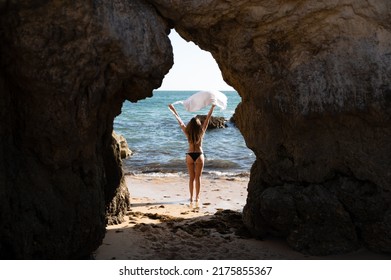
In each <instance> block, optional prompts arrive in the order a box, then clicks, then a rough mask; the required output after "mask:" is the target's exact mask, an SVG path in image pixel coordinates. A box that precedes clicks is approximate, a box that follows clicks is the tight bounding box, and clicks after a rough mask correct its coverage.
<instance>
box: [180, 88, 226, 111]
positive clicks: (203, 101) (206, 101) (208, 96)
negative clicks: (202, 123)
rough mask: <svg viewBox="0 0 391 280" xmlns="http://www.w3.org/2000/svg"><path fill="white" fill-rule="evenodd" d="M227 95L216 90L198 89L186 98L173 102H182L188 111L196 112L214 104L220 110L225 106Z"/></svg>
mask: <svg viewBox="0 0 391 280" xmlns="http://www.w3.org/2000/svg"><path fill="white" fill-rule="evenodd" d="M227 99H228V98H227V96H226V95H225V94H224V93H222V92H220V91H217V90H213V91H199V92H197V93H194V94H193V95H192V96H190V97H189V98H187V99H186V100H180V101H176V102H174V103H173V104H174V105H175V104H183V106H184V107H185V109H186V110H187V111H189V112H196V111H199V110H201V109H202V108H204V107H206V106H208V105H212V104H214V105H216V106H217V107H220V108H221V109H222V110H224V109H226V108H227Z"/></svg>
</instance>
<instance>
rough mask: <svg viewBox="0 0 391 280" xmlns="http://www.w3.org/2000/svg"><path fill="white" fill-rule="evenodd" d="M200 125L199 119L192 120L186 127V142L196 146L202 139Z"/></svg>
mask: <svg viewBox="0 0 391 280" xmlns="http://www.w3.org/2000/svg"><path fill="white" fill-rule="evenodd" d="M202 132H203V131H202V123H201V121H200V119H199V118H192V119H191V120H190V121H189V123H188V124H187V126H186V133H187V137H188V141H189V142H190V143H192V144H198V143H200V142H201V139H202Z"/></svg>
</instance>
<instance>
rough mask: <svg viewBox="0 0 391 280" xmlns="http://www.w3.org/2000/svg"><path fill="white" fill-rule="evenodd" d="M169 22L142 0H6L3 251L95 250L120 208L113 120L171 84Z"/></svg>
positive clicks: (0, 90) (1, 54)
mask: <svg viewBox="0 0 391 280" xmlns="http://www.w3.org/2000/svg"><path fill="white" fill-rule="evenodd" d="M167 32H168V29H167V25H166V23H165V21H163V20H162V19H161V18H160V17H159V16H158V15H157V13H156V11H155V9H154V8H153V7H152V6H150V5H149V4H147V3H145V2H144V1H139V0H135V1H119V0H114V1H99V0H97V1H87V2H86V1H43V0H29V1H27V0H26V1H23V0H22V1H1V2H0V65H1V70H0V116H1V119H0V158H1V161H0V184H1V186H0V258H18V259H22V258H23V259H25V258H27V259H29V258H35V259H40V258H45V259H52V258H56V259H61V258H83V257H86V256H88V255H89V254H90V253H91V252H93V251H94V250H95V249H96V248H97V247H98V246H99V245H100V244H101V241H102V239H103V236H104V233H105V226H106V222H109V221H106V220H112V219H113V217H114V220H115V217H118V218H119V219H120V216H121V215H122V213H123V211H125V209H126V207H127V203H128V202H127V201H126V200H127V195H128V194H127V190H124V189H123V188H122V187H123V184H121V182H123V178H122V171H121V169H120V165H119V158H118V156H117V155H116V154H115V153H114V152H115V149H116V146H115V145H113V142H112V136H111V133H112V125H113V119H114V117H115V116H116V115H117V114H119V113H120V109H121V105H122V102H123V101H124V100H125V99H129V100H131V101H137V100H139V99H141V98H145V97H146V96H151V94H152V89H154V88H157V87H158V86H159V85H160V84H161V81H162V78H163V77H164V75H165V74H166V73H167V72H168V70H169V69H170V67H171V66H172V63H173V62H172V60H173V58H172V48H171V45H170V42H169V40H168V38H167ZM106 213H107V214H108V216H107V217H106ZM114 222H115V221H114Z"/></svg>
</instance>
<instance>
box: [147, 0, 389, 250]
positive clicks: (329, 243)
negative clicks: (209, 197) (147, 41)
mask: <svg viewBox="0 0 391 280" xmlns="http://www.w3.org/2000/svg"><path fill="white" fill-rule="evenodd" d="M149 2H151V3H153V4H154V5H155V6H156V7H157V9H158V10H159V12H160V13H161V14H162V15H163V16H164V17H165V18H168V19H169V20H170V21H171V22H172V25H173V26H175V29H176V30H177V31H178V32H179V33H180V34H181V35H182V36H183V37H184V38H185V39H187V40H191V41H194V42H195V43H196V44H198V45H199V46H200V47H201V48H202V49H204V50H208V51H210V52H211V53H212V55H213V57H214V58H215V59H216V61H217V62H218V64H219V67H220V69H221V70H222V73H223V77H224V79H225V80H226V81H227V82H228V83H229V84H230V85H232V86H234V87H235V89H236V90H238V92H239V94H240V95H241V97H242V102H241V104H240V105H239V107H238V108H237V110H236V114H235V121H236V125H237V126H238V127H239V129H240V130H241V132H242V134H243V136H244V138H245V140H246V143H247V145H248V146H249V147H250V148H251V149H252V150H253V151H254V153H255V154H256V157H257V160H256V162H255V163H254V166H253V168H252V170H251V180H250V183H249V188H248V191H249V192H248V198H247V205H246V206H245V208H244V221H245V223H246V225H247V226H248V227H249V228H250V229H251V230H252V232H253V233H254V234H257V235H265V234H267V233H273V234H278V235H281V236H285V237H287V239H288V240H289V243H290V244H291V245H292V246H293V247H294V248H296V249H298V250H302V251H307V252H310V253H314V254H328V253H338V252H346V251H350V250H354V249H355V248H357V244H364V245H366V246H368V247H370V248H371V249H373V250H376V251H383V252H388V253H390V252H391V238H390V232H391V231H390V223H389V219H390V205H391V197H390V195H391V194H390V191H391V173H390V171H389V170H390V167H391V157H390V154H391V141H389V139H390V137H391V106H390V105H391V103H390V102H391V83H390V81H391V55H390V53H391V21H390V18H391V2H390V1H386V0H383V1H381V0H379V1H365V0H359V1H356V0H355V1H353V0H343V1H336V0H333V1H327V2H326V1H321V2H319V1H318V2H315V1H266V0H265V1H262V0H259V1H246V0H241V1H223V0H204V1H186V2H184V1H179V0H177V1H175V0H174V1H173V0H150V1H149ZM347 182H349V183H347ZM347 186H349V189H350V191H349V192H347V191H344V188H346V187H347ZM288 189H289V191H288ZM364 190H365V191H364ZM271 198H273V200H272V201H273V202H274V203H272V202H271V201H270V199H271ZM329 199H330V201H329ZM302 200H304V201H302ZM285 201H286V202H287V203H288V205H285V204H284V203H282V202H285ZM353 205H354V207H353ZM368 205H370V206H371V207H370V210H366V209H365V207H367V206H368ZM286 207H288V209H291V210H292V211H294V213H290V211H288V210H287V208H286ZM297 207H300V208H301V210H300V211H299V210H298V208H297ZM295 211H299V212H300V213H302V214H304V215H305V217H301V216H300V215H298V214H297V213H295ZM319 211H321V212H320V213H319ZM365 211H368V213H371V215H365V217H368V216H371V218H370V219H369V218H364V217H362V216H361V215H360V214H361V213H362V212H365ZM292 215H293V216H292ZM295 215H298V218H295V219H294V222H293V221H292V220H290V219H288V218H285V219H284V217H285V216H287V217H292V218H294V217H296V216H295ZM307 216H308V217H307ZM322 217H324V218H322ZM334 225H339V226H341V227H340V228H338V229H333V227H334ZM320 241H322V242H320Z"/></svg>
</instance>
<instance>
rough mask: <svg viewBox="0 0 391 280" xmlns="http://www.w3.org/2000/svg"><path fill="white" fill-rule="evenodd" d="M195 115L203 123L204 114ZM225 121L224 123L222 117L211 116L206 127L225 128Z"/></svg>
mask: <svg viewBox="0 0 391 280" xmlns="http://www.w3.org/2000/svg"><path fill="white" fill-rule="evenodd" d="M196 117H197V118H199V119H200V121H201V123H203V122H204V121H205V119H206V115H197V116H196ZM225 123H226V120H225V118H224V117H214V116H211V117H210V120H209V123H208V128H207V129H215V128H225V127H227V125H226V124H225Z"/></svg>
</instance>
